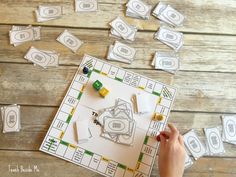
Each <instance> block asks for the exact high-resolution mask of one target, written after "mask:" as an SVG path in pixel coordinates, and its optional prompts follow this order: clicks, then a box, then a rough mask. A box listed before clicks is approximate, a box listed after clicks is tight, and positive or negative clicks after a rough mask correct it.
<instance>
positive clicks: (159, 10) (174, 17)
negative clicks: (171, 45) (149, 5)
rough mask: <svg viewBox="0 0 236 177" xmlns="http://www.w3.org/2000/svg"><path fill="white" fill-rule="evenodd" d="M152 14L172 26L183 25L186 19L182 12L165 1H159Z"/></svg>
mask: <svg viewBox="0 0 236 177" xmlns="http://www.w3.org/2000/svg"><path fill="white" fill-rule="evenodd" d="M152 14H153V15H154V16H155V17H157V18H159V19H160V20H161V21H163V22H165V23H167V24H169V25H171V26H182V25H183V22H184V19H185V17H184V16H183V15H182V14H181V13H180V12H178V11H177V10H175V9H174V8H172V7H171V6H170V5H166V4H164V3H163V2H159V3H158V5H157V6H156V8H155V9H154V10H153V13H152Z"/></svg>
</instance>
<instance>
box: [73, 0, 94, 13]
mask: <svg viewBox="0 0 236 177" xmlns="http://www.w3.org/2000/svg"><path fill="white" fill-rule="evenodd" d="M97 10H98V2H97V0H75V11H76V12H96V11H97Z"/></svg>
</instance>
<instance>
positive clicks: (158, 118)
mask: <svg viewBox="0 0 236 177" xmlns="http://www.w3.org/2000/svg"><path fill="white" fill-rule="evenodd" d="M152 120H153V121H162V120H164V116H163V115H162V114H158V113H155V114H154V115H153V117H152Z"/></svg>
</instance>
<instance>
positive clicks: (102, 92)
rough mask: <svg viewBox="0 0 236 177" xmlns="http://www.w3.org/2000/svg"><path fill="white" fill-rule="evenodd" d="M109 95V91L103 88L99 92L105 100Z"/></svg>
mask: <svg viewBox="0 0 236 177" xmlns="http://www.w3.org/2000/svg"><path fill="white" fill-rule="evenodd" d="M108 93H109V90H107V89H106V88H105V87H103V88H101V89H100V90H99V94H100V95H101V96H102V97H103V98H105V97H106V96H107V95H108Z"/></svg>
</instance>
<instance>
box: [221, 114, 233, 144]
mask: <svg viewBox="0 0 236 177" xmlns="http://www.w3.org/2000/svg"><path fill="white" fill-rule="evenodd" d="M222 123H223V137H224V138H225V141H226V142H228V143H232V144H236V115H224V116H222Z"/></svg>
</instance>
